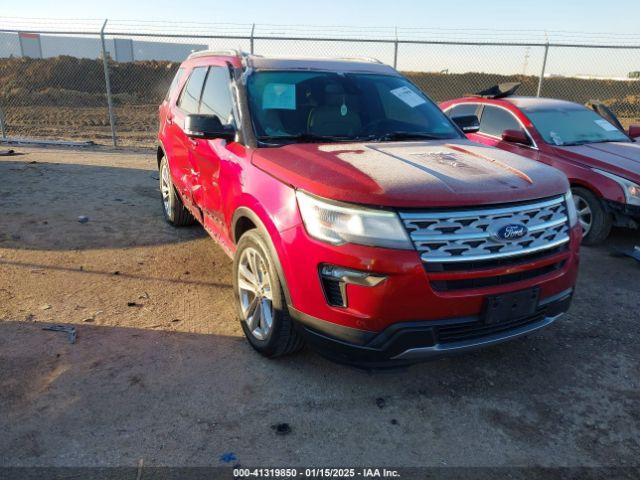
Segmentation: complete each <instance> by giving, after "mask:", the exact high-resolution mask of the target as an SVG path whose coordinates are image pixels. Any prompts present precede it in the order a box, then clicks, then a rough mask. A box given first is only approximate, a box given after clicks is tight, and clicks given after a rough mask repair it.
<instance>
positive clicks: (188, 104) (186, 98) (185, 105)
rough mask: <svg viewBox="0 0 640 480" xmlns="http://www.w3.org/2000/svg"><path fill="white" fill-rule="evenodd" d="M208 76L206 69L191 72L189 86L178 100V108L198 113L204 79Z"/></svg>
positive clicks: (200, 68) (199, 68)
mask: <svg viewBox="0 0 640 480" xmlns="http://www.w3.org/2000/svg"><path fill="white" fill-rule="evenodd" d="M206 75H207V69H206V68H205V67H196V68H194V69H193V71H192V72H191V76H190V77H189V80H187V84H186V85H185V87H184V90H182V93H181V94H180V98H179V99H178V103H177V104H176V105H178V107H180V108H181V109H182V110H184V111H185V112H187V113H198V103H199V102H200V94H201V93H202V84H203V83H204V77H205V76H206Z"/></svg>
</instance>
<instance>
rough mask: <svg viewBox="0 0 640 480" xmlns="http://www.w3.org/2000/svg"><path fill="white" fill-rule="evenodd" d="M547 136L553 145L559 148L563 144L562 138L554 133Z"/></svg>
mask: <svg viewBox="0 0 640 480" xmlns="http://www.w3.org/2000/svg"><path fill="white" fill-rule="evenodd" d="M549 135H550V136H551V140H553V143H555V144H556V145H558V146H560V145H563V144H564V142H563V141H562V138H561V137H560V135H558V134H557V133H556V132H549Z"/></svg>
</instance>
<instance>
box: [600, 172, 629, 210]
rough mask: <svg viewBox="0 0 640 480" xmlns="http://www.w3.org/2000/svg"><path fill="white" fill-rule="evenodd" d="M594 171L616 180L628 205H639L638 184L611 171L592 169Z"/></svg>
mask: <svg viewBox="0 0 640 480" xmlns="http://www.w3.org/2000/svg"><path fill="white" fill-rule="evenodd" d="M593 171H594V172H596V173H599V174H600V175H604V176H605V177H608V178H610V179H611V180H613V181H614V182H616V183H617V184H618V185H620V187H621V188H622V190H623V191H624V197H625V199H626V200H627V203H628V204H629V205H640V185H638V184H637V183H633V182H632V181H631V180H627V179H626V178H623V177H619V176H618V175H614V174H613V173H609V172H605V171H604V170H598V169H597V168H594V169H593Z"/></svg>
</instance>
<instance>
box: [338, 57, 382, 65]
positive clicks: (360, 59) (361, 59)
mask: <svg viewBox="0 0 640 480" xmlns="http://www.w3.org/2000/svg"><path fill="white" fill-rule="evenodd" d="M335 59H336V60H344V61H347V62H354V61H358V62H367V63H380V64H382V62H381V61H380V60H378V59H377V58H373V57H336V58H335Z"/></svg>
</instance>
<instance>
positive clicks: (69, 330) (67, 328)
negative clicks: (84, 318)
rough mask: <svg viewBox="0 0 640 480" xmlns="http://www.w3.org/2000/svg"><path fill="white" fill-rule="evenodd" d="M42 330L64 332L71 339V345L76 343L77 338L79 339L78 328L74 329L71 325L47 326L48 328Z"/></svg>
mask: <svg viewBox="0 0 640 480" xmlns="http://www.w3.org/2000/svg"><path fill="white" fill-rule="evenodd" d="M42 330H50V331H52V332H64V333H66V334H67V336H68V338H69V343H76V338H78V334H77V333H76V327H72V326H71V325H47V326H46V327H42Z"/></svg>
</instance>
